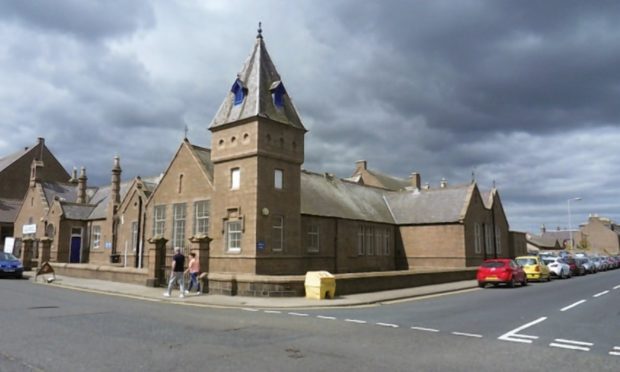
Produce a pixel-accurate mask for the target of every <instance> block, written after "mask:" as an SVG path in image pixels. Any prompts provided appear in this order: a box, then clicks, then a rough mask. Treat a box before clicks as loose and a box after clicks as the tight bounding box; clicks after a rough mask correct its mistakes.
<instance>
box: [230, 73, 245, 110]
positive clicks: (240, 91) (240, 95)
mask: <svg viewBox="0 0 620 372" xmlns="http://www.w3.org/2000/svg"><path fill="white" fill-rule="evenodd" d="M230 91H231V92H232V93H233V94H234V96H235V98H234V104H235V106H237V105H239V104H241V103H243V99H244V98H245V96H246V95H247V94H248V88H246V87H245V85H244V84H243V82H242V81H241V80H239V78H237V80H235V83H234V84H233V86H232V88H230Z"/></svg>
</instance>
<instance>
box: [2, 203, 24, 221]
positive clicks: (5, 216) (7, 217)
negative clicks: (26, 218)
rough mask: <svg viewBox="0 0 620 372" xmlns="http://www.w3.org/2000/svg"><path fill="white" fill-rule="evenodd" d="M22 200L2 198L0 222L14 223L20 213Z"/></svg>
mask: <svg viewBox="0 0 620 372" xmlns="http://www.w3.org/2000/svg"><path fill="white" fill-rule="evenodd" d="M21 205H22V201H21V200H19V199H3V198H0V223H13V222H15V219H16V218H17V214H18V213H19V208H20V207H21Z"/></svg>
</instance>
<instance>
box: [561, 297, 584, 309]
mask: <svg viewBox="0 0 620 372" xmlns="http://www.w3.org/2000/svg"><path fill="white" fill-rule="evenodd" d="M584 302H586V300H579V301H577V302H575V303H574V304H571V305H568V306H566V307H563V308H561V309H560V311H566V310H570V309H572V308H573V307H575V306H579V305H581V304H582V303H584Z"/></svg>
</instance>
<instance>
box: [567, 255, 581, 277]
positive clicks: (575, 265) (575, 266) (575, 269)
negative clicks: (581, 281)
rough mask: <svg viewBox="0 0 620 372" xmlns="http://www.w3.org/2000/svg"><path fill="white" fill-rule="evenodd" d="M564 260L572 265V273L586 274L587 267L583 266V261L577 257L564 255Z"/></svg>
mask: <svg viewBox="0 0 620 372" xmlns="http://www.w3.org/2000/svg"><path fill="white" fill-rule="evenodd" d="M564 261H565V262H566V263H567V264H568V266H570V272H571V274H572V275H576V276H578V275H585V274H586V268H585V267H584V266H583V263H581V262H579V261H577V260H576V259H575V258H573V257H571V256H566V257H564Z"/></svg>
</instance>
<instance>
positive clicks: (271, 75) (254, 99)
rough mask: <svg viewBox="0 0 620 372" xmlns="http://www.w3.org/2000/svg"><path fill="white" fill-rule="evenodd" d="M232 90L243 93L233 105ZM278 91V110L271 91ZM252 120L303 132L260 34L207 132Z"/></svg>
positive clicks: (233, 96)
mask: <svg viewBox="0 0 620 372" xmlns="http://www.w3.org/2000/svg"><path fill="white" fill-rule="evenodd" d="M233 88H234V89H237V90H242V91H243V92H244V93H243V100H242V101H241V102H237V103H236V104H235V94H234V93H233ZM278 90H280V93H281V97H282V101H281V107H280V106H278V107H276V104H275V103H274V100H273V98H272V92H277V91H278ZM254 117H264V118H268V119H270V120H273V121H275V122H279V123H281V124H285V125H290V126H292V127H295V128H298V129H302V130H304V131H305V130H306V129H305V127H304V126H303V124H302V122H301V118H300V117H299V114H298V113H297V110H296V109H295V106H294V105H293V102H292V100H291V98H290V96H289V95H288V93H287V92H286V89H285V88H284V84H283V83H282V79H281V77H280V74H279V73H278V71H277V69H276V67H275V65H274V64H273V61H272V60H271V57H270V56H269V53H268V52H267V48H266V46H265V42H264V40H263V37H262V36H260V35H259V37H257V38H256V41H255V43H254V46H253V48H252V51H251V53H250V55H249V56H248V58H247V59H246V61H245V62H244V64H243V67H242V69H241V71H240V72H239V73H238V74H237V78H236V80H235V81H234V83H233V87H232V88H231V89H230V90H229V91H228V92H227V94H226V97H225V98H224V102H222V104H221V105H220V107H219V109H218V111H217V113H216V114H215V116H214V117H213V120H212V121H211V124H210V126H209V129H214V128H218V127H220V126H225V125H227V124H230V123H234V122H236V121H240V120H243V119H249V118H254Z"/></svg>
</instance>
